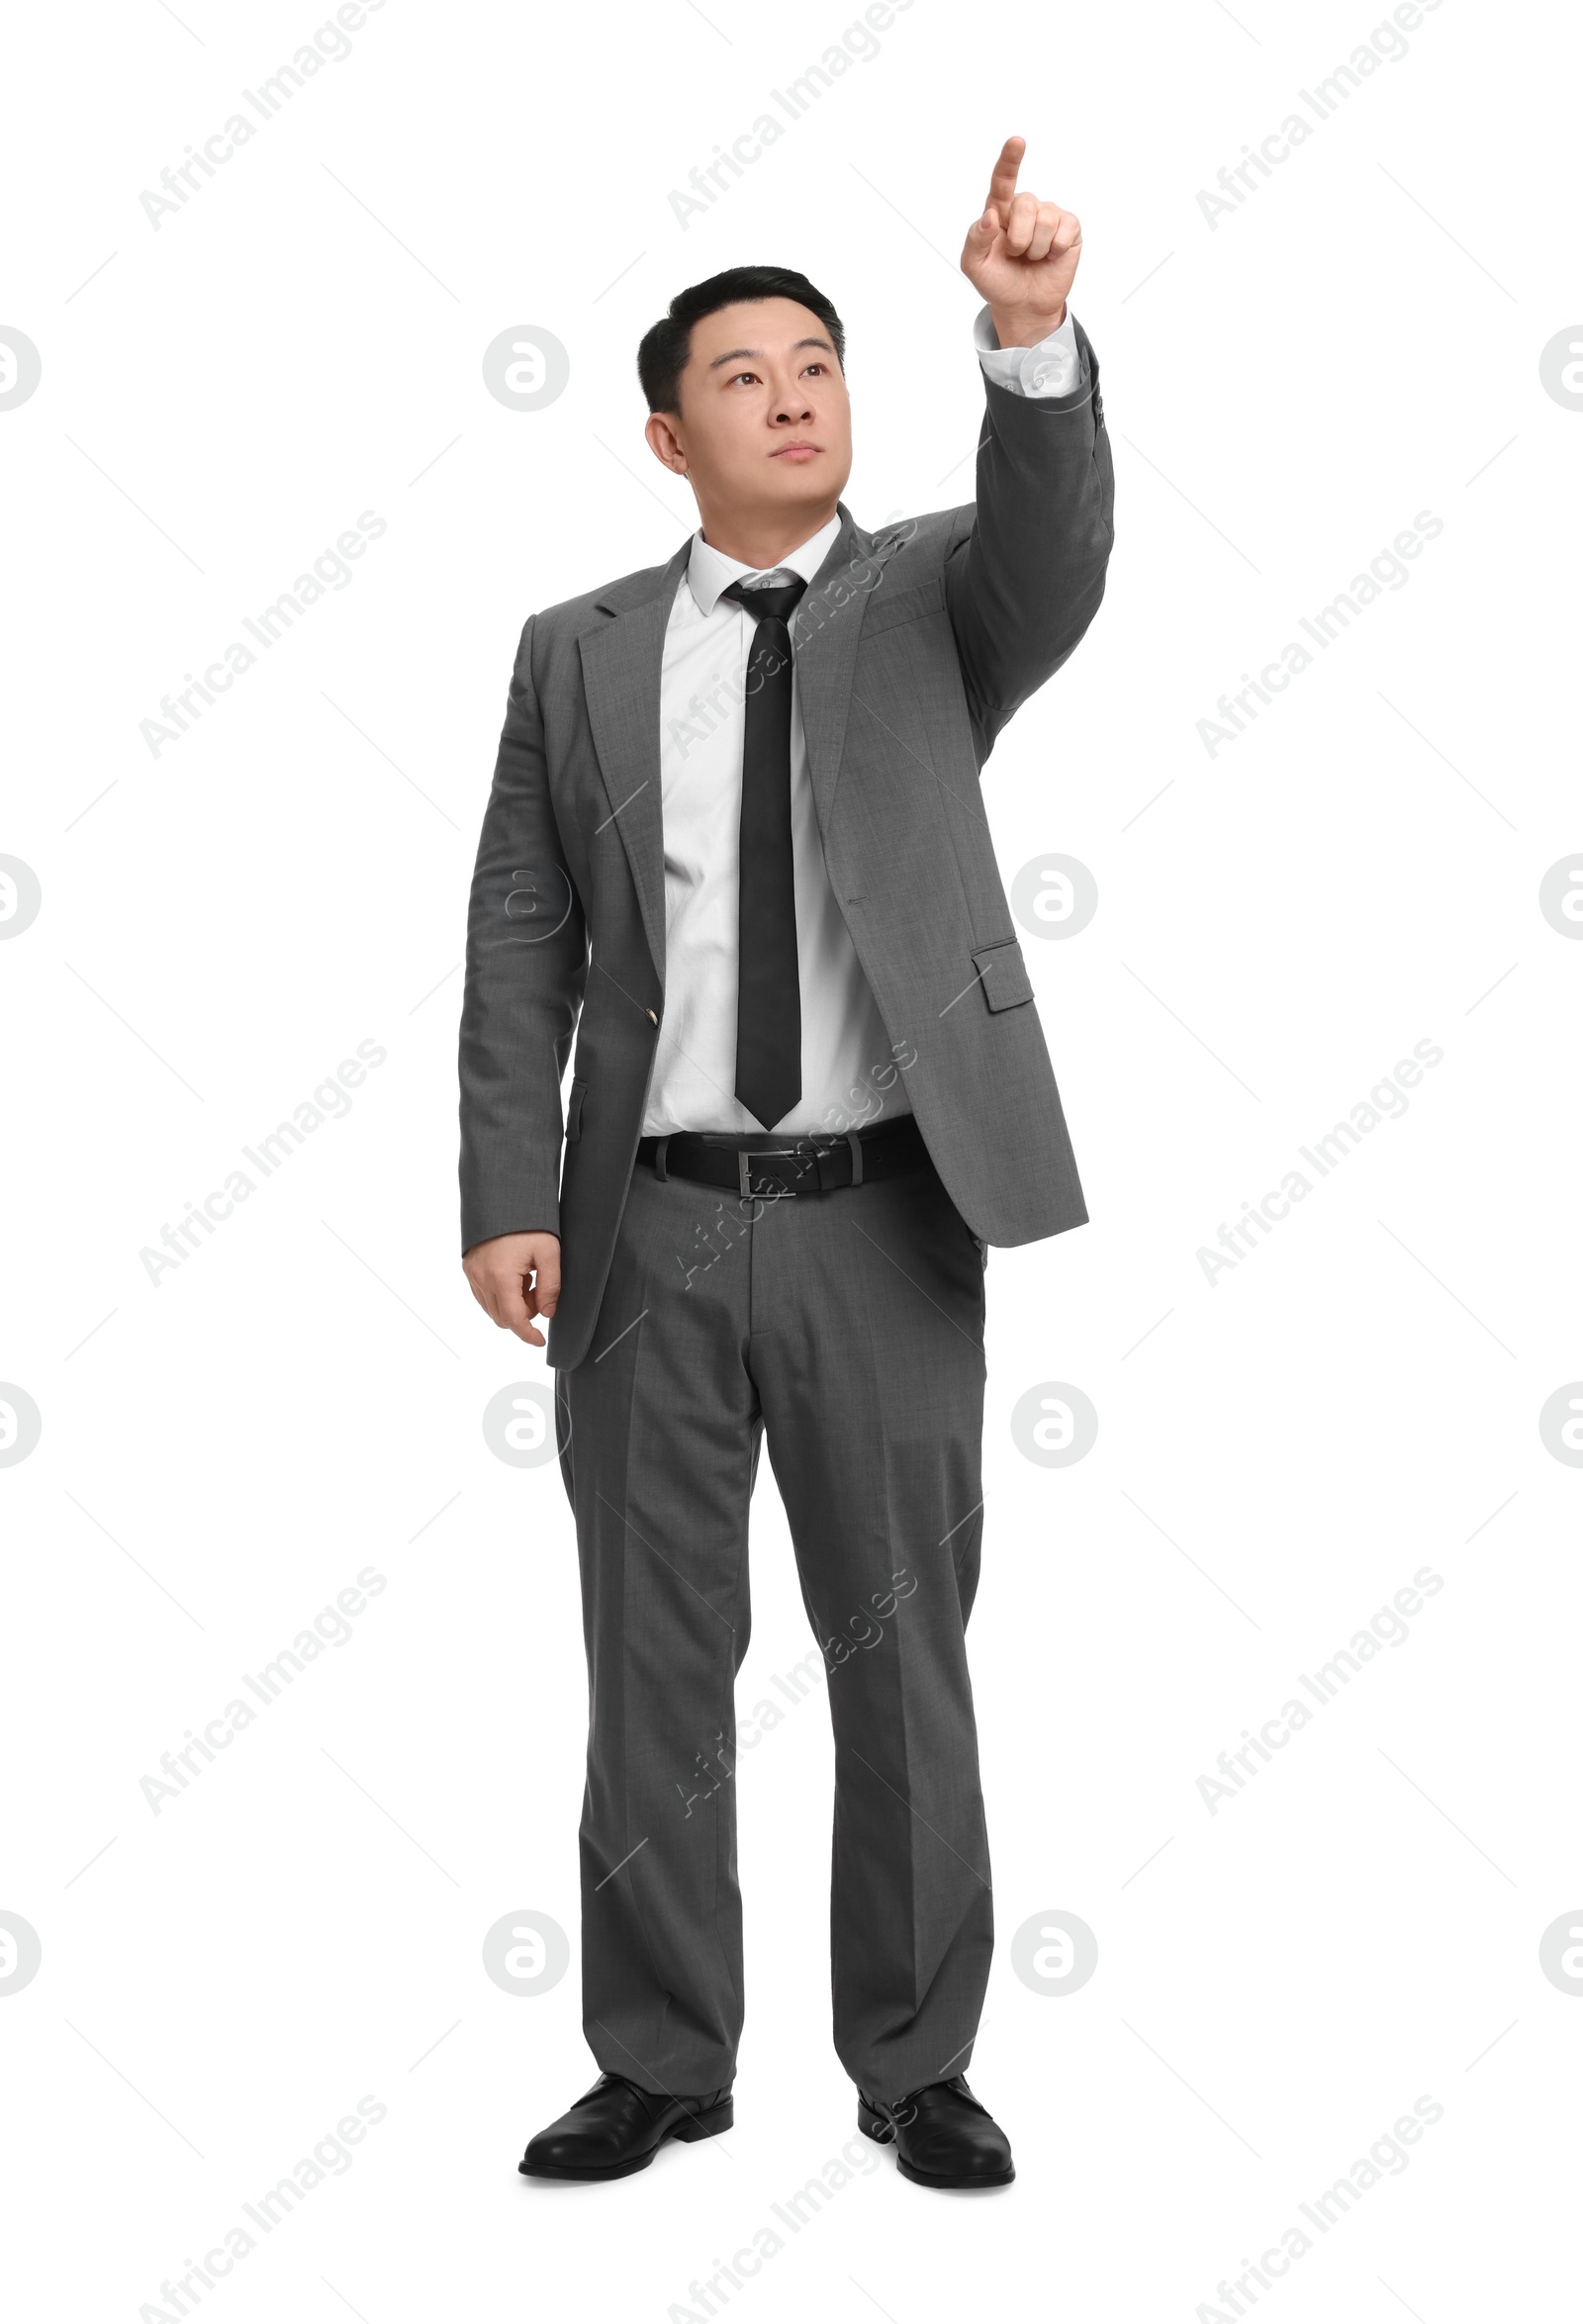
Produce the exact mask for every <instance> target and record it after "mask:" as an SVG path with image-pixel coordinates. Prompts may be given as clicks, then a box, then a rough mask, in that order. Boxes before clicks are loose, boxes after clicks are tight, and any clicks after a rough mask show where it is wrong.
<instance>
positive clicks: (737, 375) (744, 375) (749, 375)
mask: <svg viewBox="0 0 1583 2324" xmlns="http://www.w3.org/2000/svg"><path fill="white" fill-rule="evenodd" d="M758 376H759V375H758V373H757V372H756V371H734V372H733V373H732V374H731V385H732V386H733V387H735V385H736V383H737V381H738V380H739V379H757V378H758Z"/></svg>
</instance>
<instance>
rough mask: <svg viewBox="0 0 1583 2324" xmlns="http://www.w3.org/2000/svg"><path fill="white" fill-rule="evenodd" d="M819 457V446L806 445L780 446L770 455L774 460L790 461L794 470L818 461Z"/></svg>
mask: <svg viewBox="0 0 1583 2324" xmlns="http://www.w3.org/2000/svg"><path fill="white" fill-rule="evenodd" d="M818 456H819V446H818V445H817V444H806V443H794V444H778V445H777V446H776V448H775V450H774V451H773V452H772V453H771V454H770V457H771V459H772V460H787V461H790V463H791V466H792V467H793V468H800V467H802V466H803V465H804V463H805V462H807V461H809V460H816V459H817V458H818Z"/></svg>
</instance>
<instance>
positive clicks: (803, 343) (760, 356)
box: [709, 339, 835, 371]
mask: <svg viewBox="0 0 1583 2324" xmlns="http://www.w3.org/2000/svg"><path fill="white" fill-rule="evenodd" d="M798 347H823V348H824V350H825V352H826V353H827V354H830V355H833V354H834V353H835V349H834V347H832V346H831V344H830V342H829V340H828V339H793V340H792V342H791V352H792V354H793V355H794V354H795V353H796V351H797V349H798ZM744 355H752V356H754V357H755V358H756V359H757V360H758V361H759V362H762V361H763V360H764V349H763V348H762V347H730V348H728V349H727V350H726V352H725V353H724V354H723V355H716V356H715V358H714V361H713V362H712V363H711V364H710V365H709V369H710V370H711V371H718V370H719V368H720V365H721V364H722V363H737V362H740V361H741V359H742V357H743V356H744Z"/></svg>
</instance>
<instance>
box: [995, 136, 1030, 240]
mask: <svg viewBox="0 0 1583 2324" xmlns="http://www.w3.org/2000/svg"><path fill="white" fill-rule="evenodd" d="M1027 143H1028V140H1027V139H1026V138H1007V139H1006V141H1005V143H1004V144H1003V145H1002V146H1001V148H1000V158H999V160H998V161H997V162H996V163H995V166H994V170H993V172H992V174H991V176H990V179H989V198H988V201H987V203H986V204H985V207H986V208H987V209H990V210H993V211H994V212H995V213H996V215H997V217H998V218H999V221H1000V223H1001V225H1002V226H1004V225H1005V223H1006V221H1007V219H1008V218H1009V216H1010V214H1011V198H1012V196H1013V195H1014V194H1015V193H1016V190H1017V171H1018V170H1019V168H1020V167H1021V166H1022V156H1023V153H1024V151H1025V150H1026V148H1027Z"/></svg>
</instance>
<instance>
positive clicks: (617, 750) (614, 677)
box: [578, 536, 692, 991]
mask: <svg viewBox="0 0 1583 2324" xmlns="http://www.w3.org/2000/svg"><path fill="white" fill-rule="evenodd" d="M691 549H692V540H691V536H690V537H689V539H687V540H685V541H684V542H683V543H682V546H681V547H680V548H679V549H678V550H677V552H676V555H675V556H674V557H673V558H672V559H671V561H670V563H669V564H668V565H666V566H664V567H662V568H651V569H650V571H648V572H646V573H639V574H635V575H633V576H632V577H631V579H630V580H628V581H624V582H618V583H616V585H615V586H614V588H612V589H610V590H607V591H606V592H605V595H604V597H603V598H601V599H600V601H599V604H600V606H601V608H602V609H603V610H604V611H605V612H606V613H609V614H613V615H614V619H613V620H605V621H604V622H602V623H601V625H600V627H599V628H598V629H590V630H586V631H585V632H584V633H583V635H582V636H581V637H580V638H579V639H578V646H579V648H580V650H581V653H582V657H583V691H584V694H585V697H587V701H588V715H589V724H590V726H591V727H592V728H593V730H594V747H595V749H596V750H597V751H598V753H599V761H600V774H601V777H602V778H603V780H604V784H605V791H606V792H607V794H608V797H609V816H608V825H609V826H613V829H614V831H617V832H619V834H620V838H621V845H622V846H623V847H624V848H625V850H626V860H627V862H628V863H629V864H630V866H631V868H632V883H633V885H634V886H635V887H636V889H637V901H638V909H639V911H640V912H641V913H642V915H643V933H644V935H645V936H646V937H647V938H648V946H649V952H650V954H651V956H652V958H653V961H654V973H655V975H656V976H658V977H659V980H660V988H661V990H662V991H663V990H664V987H665V839H664V832H663V828H662V825H661V820H660V666H661V660H662V657H663V655H664V651H665V631H666V626H667V624H668V622H669V620H670V617H671V605H672V603H673V601H674V599H675V597H676V585H677V583H678V582H679V581H680V580H681V578H682V575H683V573H684V571H685V569H686V566H687V561H688V556H689V554H690V552H691ZM610 836H611V833H610V829H609V828H607V827H606V826H605V825H603V824H602V825H601V826H600V828H599V830H598V831H597V832H596V834H595V837H596V839H597V840H598V841H599V843H600V844H602V845H607V844H608V841H609V838H610Z"/></svg>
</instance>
